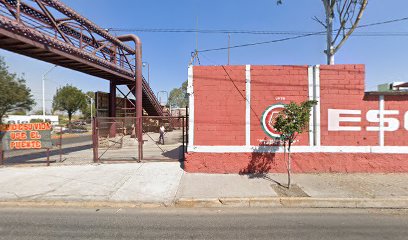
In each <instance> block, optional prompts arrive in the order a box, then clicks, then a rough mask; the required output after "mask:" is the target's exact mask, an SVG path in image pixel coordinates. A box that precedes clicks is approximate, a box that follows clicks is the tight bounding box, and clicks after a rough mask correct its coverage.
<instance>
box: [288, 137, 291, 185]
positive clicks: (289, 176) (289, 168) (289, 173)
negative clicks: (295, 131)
mask: <svg viewBox="0 0 408 240" xmlns="http://www.w3.org/2000/svg"><path fill="white" fill-rule="evenodd" d="M290 147H291V143H290V142H289V144H288V189H290V186H291V181H290V180H291V173H292V160H291V158H290Z"/></svg>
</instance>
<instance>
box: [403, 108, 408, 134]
mask: <svg viewBox="0 0 408 240" xmlns="http://www.w3.org/2000/svg"><path fill="white" fill-rule="evenodd" d="M404 127H405V130H408V111H407V112H406V113H405V116H404Z"/></svg>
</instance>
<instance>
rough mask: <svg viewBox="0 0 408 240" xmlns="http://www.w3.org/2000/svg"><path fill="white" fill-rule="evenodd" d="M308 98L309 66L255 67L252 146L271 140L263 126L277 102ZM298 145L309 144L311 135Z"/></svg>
mask: <svg viewBox="0 0 408 240" xmlns="http://www.w3.org/2000/svg"><path fill="white" fill-rule="evenodd" d="M307 99H308V67H307V66H251V145H253V146H258V145H260V140H262V139H264V140H265V139H267V140H269V139H270V138H269V137H268V136H267V135H266V134H265V133H264V131H263V129H262V126H261V118H262V113H263V112H264V111H265V109H266V108H267V107H269V106H270V105H272V104H276V103H285V104H287V103H290V102H291V101H294V102H302V101H305V100H307ZM298 140H299V142H298V143H296V144H295V145H309V138H308V132H306V133H305V134H303V135H301V136H299V138H298Z"/></svg>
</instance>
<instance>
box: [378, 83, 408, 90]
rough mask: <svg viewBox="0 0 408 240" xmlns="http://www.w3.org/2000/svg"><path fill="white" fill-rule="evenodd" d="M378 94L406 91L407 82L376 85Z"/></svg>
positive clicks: (407, 88)
mask: <svg viewBox="0 0 408 240" xmlns="http://www.w3.org/2000/svg"><path fill="white" fill-rule="evenodd" d="M378 91H379V92H393V91H408V82H392V83H384V84H380V85H378Z"/></svg>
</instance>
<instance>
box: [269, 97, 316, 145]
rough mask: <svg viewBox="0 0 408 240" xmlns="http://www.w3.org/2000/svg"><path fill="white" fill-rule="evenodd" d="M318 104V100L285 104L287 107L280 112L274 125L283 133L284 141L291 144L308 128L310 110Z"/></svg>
mask: <svg viewBox="0 0 408 240" xmlns="http://www.w3.org/2000/svg"><path fill="white" fill-rule="evenodd" d="M316 104H317V101H305V102H302V103H301V104H299V105H298V104H297V103H295V102H291V103H289V104H287V105H285V109H284V110H282V111H281V112H280V113H279V115H278V117H277V118H276V121H275V123H274V126H273V127H274V128H275V129H276V131H278V132H280V133H281V140H282V141H284V142H288V143H289V146H290V145H291V144H292V143H293V142H294V141H295V139H296V137H297V135H298V134H300V133H302V132H303V131H304V130H305V129H306V128H307V126H308V125H309V120H310V110H311V108H312V107H313V106H314V105H316Z"/></svg>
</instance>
